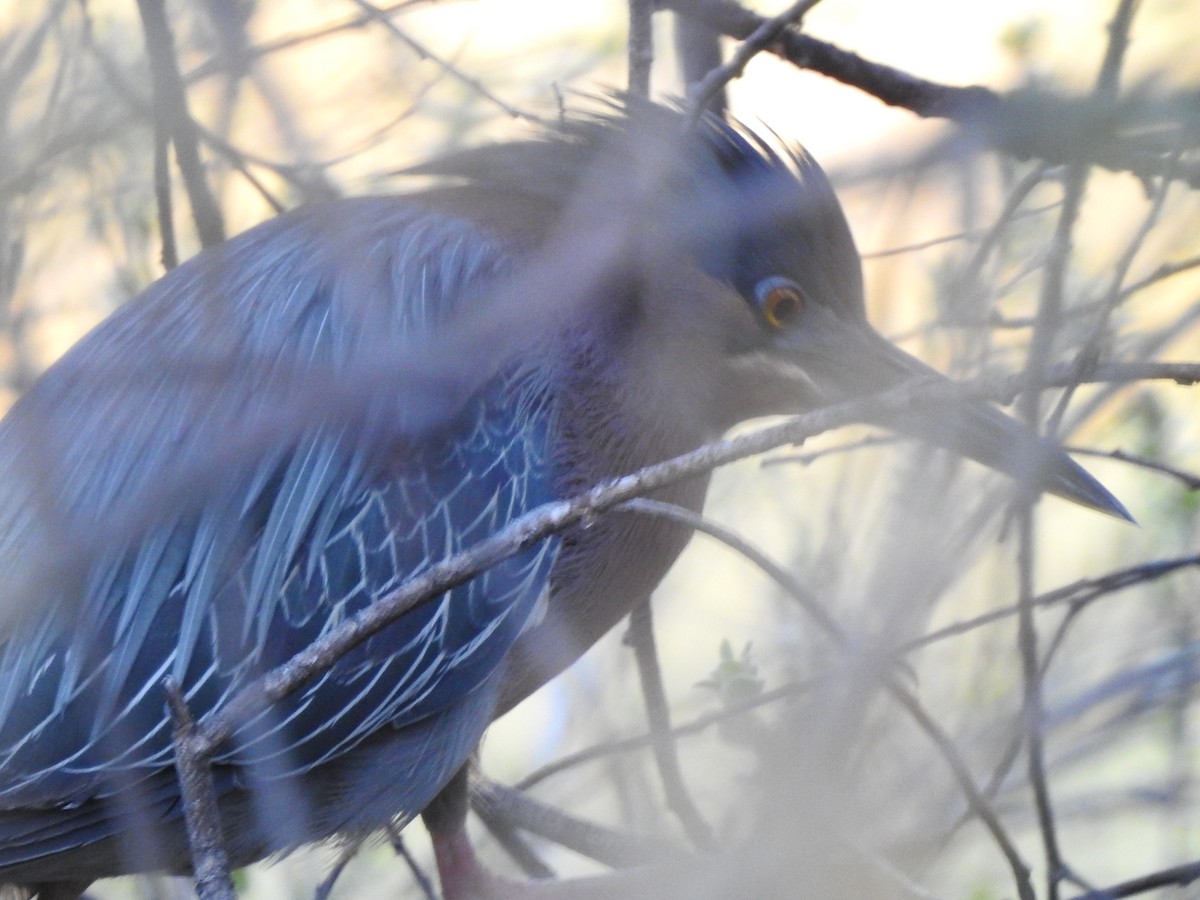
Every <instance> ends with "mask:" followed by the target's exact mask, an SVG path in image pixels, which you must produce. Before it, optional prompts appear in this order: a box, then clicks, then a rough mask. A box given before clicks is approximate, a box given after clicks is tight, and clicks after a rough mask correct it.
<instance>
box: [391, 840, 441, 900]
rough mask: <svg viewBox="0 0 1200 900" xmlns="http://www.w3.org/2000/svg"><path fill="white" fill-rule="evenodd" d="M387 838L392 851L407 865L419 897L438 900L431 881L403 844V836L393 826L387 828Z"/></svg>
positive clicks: (426, 899)
mask: <svg viewBox="0 0 1200 900" xmlns="http://www.w3.org/2000/svg"><path fill="white" fill-rule="evenodd" d="M387 836H388V840H389V841H390V842H391V845H392V849H393V850H395V851H396V855H397V856H399V857H400V858H401V859H403V860H404V862H405V863H406V864H407V865H408V871H409V872H410V873H412V877H413V880H414V881H416V882H417V887H419V888H420V890H421V896H422V897H424V898H425V900H438V893H437V891H436V890H434V887H433V881H432V880H431V879H430V877H429V876H428V875H427V874H426V873H425V870H424V869H422V868H421V865H420V863H418V862H417V861H416V859H415V858H414V857H413V855H412V854H411V853H410V852H409V850H408V845H407V844H405V843H404V835H402V834H401V833H400V831H399V829H397V828H396V827H395V826H394V825H389V826H388V827H387Z"/></svg>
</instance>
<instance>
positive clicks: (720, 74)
mask: <svg viewBox="0 0 1200 900" xmlns="http://www.w3.org/2000/svg"><path fill="white" fill-rule="evenodd" d="M820 2H821V0H796V2H794V3H793V4H792V5H791V6H789V7H788V8H787V9H785V10H784V11H783V12H781V13H780V14H779V15H777V16H772V17H771V18H770V19H766V20H765V21H764V22H763V23H762V24H761V25H759V26H758V27H757V28H756V29H754V31H753V32H752V33H751V34H750V35H749V36H747V37H746V39H745V40H744V41H742V43H741V44H740V45H739V46H738V48H737V50H735V51H734V54H733V56H732V57H731V58H730V60H729V62H727V63H725V64H724V65H723V66H718V67H717V68H715V69H713V70H711V71H710V72H709V73H708V74H707V75H705V76H704V78H702V79H701V80H700V83H699V84H697V85H696V87H695V90H694V91H693V92H692V95H691V97H690V107H691V110H690V113H689V119H690V124H695V122H696V121H697V120H698V119H699V118H700V117H701V116H702V115H704V112H705V110H707V109H708V108H709V107H710V105H711V104H712V101H713V99H714V98H716V97H717V95H718V94H720V93H721V92H722V91H724V90H725V86H726V85H728V84H729V82H731V81H733V80H734V79H735V78H739V77H741V74H742V72H743V71H744V70H745V68H746V65H747V64H748V63H749V62H750V60H752V59H754V57H756V56H758V54H760V53H762V52H763V51H764V50H766V49H767V48H768V47H770V46H771V45H772V44H773V43H775V41H777V40H778V39H779V36H780V35H781V34H783V31H784V29H785V28H787V27H788V26H798V25H799V23H800V20H801V19H803V18H804V14H805V13H807V12H808V11H809V10H810V9H812V8H813V7H814V6H816V5H817V4H818V3H820Z"/></svg>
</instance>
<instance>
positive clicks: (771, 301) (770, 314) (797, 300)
mask: <svg viewBox="0 0 1200 900" xmlns="http://www.w3.org/2000/svg"><path fill="white" fill-rule="evenodd" d="M755 293H757V294H758V304H759V309H761V310H762V317H763V321H765V322H766V323H767V324H768V325H770V326H771V327H772V328H776V329H779V328H787V327H788V326H789V325H791V324H792V323H794V322H795V321H796V319H797V318H799V316H800V313H802V312H804V294H803V293H801V291H800V288H798V287H796V285H795V284H794V283H793V282H791V281H788V280H787V279H786V278H768V279H766V280H765V281H763V282H761V283H760V284H759V286H758V288H757V289H756V291H755Z"/></svg>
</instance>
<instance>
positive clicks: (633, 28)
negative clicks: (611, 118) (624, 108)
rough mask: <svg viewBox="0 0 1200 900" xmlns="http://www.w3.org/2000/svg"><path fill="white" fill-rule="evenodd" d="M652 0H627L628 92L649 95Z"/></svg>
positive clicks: (651, 61)
mask: <svg viewBox="0 0 1200 900" xmlns="http://www.w3.org/2000/svg"><path fill="white" fill-rule="evenodd" d="M653 18H654V0H629V93H630V94H632V95H633V96H635V97H641V98H647V97H649V96H650V69H651V67H652V66H653V65H654V29H653V25H654V22H653Z"/></svg>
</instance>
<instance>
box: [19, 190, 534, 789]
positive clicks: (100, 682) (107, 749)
mask: <svg viewBox="0 0 1200 900" xmlns="http://www.w3.org/2000/svg"><path fill="white" fill-rule="evenodd" d="M511 266H512V261H511V260H510V259H509V257H508V256H507V254H506V252H505V251H504V249H503V248H502V247H499V246H497V245H495V244H493V243H491V242H489V241H488V240H487V239H486V238H485V237H484V236H483V235H481V234H480V233H479V232H478V231H476V230H475V229H473V228H471V226H469V225H467V224H465V223H463V222H462V221H459V220H454V219H449V218H447V217H445V216H442V215H439V214H437V213H436V212H430V211H425V210H422V209H420V208H417V207H414V206H413V205H411V204H407V203H404V202H402V201H389V200H381V199H374V200H359V201H341V202H338V203H335V204H330V205H327V206H325V207H319V208H317V209H316V210H313V211H307V212H305V213H302V214H298V215H291V216H286V217H283V218H281V219H279V220H276V221H274V222H271V223H268V224H266V225H264V226H260V227H259V228H257V229H254V230H252V231H250V232H248V233H246V234H245V235H242V236H241V237H239V238H237V239H235V240H233V241H231V242H229V244H227V245H225V246H224V247H222V248H220V249H218V250H216V251H212V252H209V253H207V254H203V255H202V256H201V257H199V258H197V259H196V260H194V261H193V262H191V263H189V264H186V265H184V266H181V267H180V268H179V269H177V270H176V271H175V272H173V273H171V274H170V275H169V276H168V277H167V278H164V279H163V280H162V281H160V282H159V283H157V284H156V285H155V286H153V287H152V288H151V289H149V290H148V291H147V292H146V293H145V294H143V295H142V296H141V297H139V298H137V299H135V300H134V301H132V302H131V303H130V304H129V305H127V306H126V307H125V308H123V309H122V310H120V311H118V312H117V313H116V314H115V315H114V316H113V317H111V318H110V319H109V320H107V321H106V322H105V323H103V324H102V325H101V326H100V327H99V328H98V329H97V330H96V331H94V332H93V333H92V334H91V335H89V336H88V337H87V338H85V339H84V340H83V341H82V342H81V343H80V344H79V345H77V346H76V347H75V348H74V349H73V350H72V351H71V352H70V353H69V354H68V355H67V356H66V357H64V359H63V360H62V361H61V362H60V363H59V364H57V365H56V366H55V367H53V368H52V369H51V370H50V371H49V372H48V373H47V375H46V376H45V377H44V378H43V379H42V380H41V381H40V382H39V383H38V384H37V385H36V386H35V387H34V388H33V389H32V390H31V391H30V392H29V393H28V394H27V395H26V396H25V397H24V398H23V399H22V401H21V402H20V403H19V404H18V406H17V407H16V408H15V409H14V410H13V413H12V414H10V416H9V417H8V419H6V420H5V422H4V423H3V424H2V425H0V492H3V495H4V496H3V497H2V498H0V499H3V500H4V501H5V502H4V503H0V562H3V563H4V564H5V565H6V566H8V570H9V574H10V575H11V576H12V577H11V578H10V580H9V585H8V591H7V596H6V597H5V598H4V604H3V607H4V619H3V628H4V631H5V635H4V637H5V640H4V642H3V646H2V647H0V805H2V806H7V807H10V808H11V807H13V806H17V805H39V804H44V803H58V802H67V801H71V800H74V799H80V798H82V797H87V796H92V795H94V793H95V792H96V790H97V789H98V787H97V786H98V784H99V783H100V781H101V774H102V773H108V775H111V774H112V773H113V771H114V770H123V771H127V772H129V773H136V772H138V771H145V770H149V769H153V768H155V767H159V766H163V765H168V764H169V763H170V747H169V730H168V728H167V725H166V723H165V717H164V712H163V702H162V696H163V695H162V687H161V685H162V681H163V679H164V678H165V677H167V676H169V675H170V676H174V677H175V678H176V680H177V681H179V682H180V683H181V685H182V686H183V688H184V691H185V694H186V696H187V698H188V701H189V703H190V704H191V706H192V708H193V711H194V712H195V713H196V714H197V715H199V716H201V717H203V716H204V715H205V714H207V713H208V712H210V711H211V710H212V709H214V708H215V707H216V706H217V705H218V704H219V703H220V702H222V701H223V700H224V699H226V698H227V697H229V696H230V694H231V693H233V692H235V691H236V690H238V689H239V688H240V687H242V686H243V685H244V684H246V683H247V682H248V681H249V680H250V679H251V678H253V677H255V676H256V675H258V674H259V673H261V672H262V671H264V670H266V669H268V668H270V667H271V666H273V665H275V664H277V663H278V662H280V661H282V660H283V659H286V658H287V657H288V656H289V655H290V654H291V653H292V652H294V651H295V650H298V649H300V648H301V647H303V646H305V645H306V644H307V643H309V642H310V641H311V640H312V639H313V638H315V637H317V636H318V635H320V634H322V633H324V632H326V631H327V630H329V629H330V628H333V627H335V626H336V625H337V624H338V622H340V621H342V620H343V619H344V618H345V617H346V616H348V615H351V614H353V613H354V612H355V611H357V610H358V609H361V608H362V607H364V606H366V605H367V604H369V603H371V602H373V601H375V600H377V599H378V598H379V597H381V596H383V595H384V594H386V593H387V592H388V591H390V590H392V589H393V588H394V587H396V586H397V585H398V584H399V583H401V582H402V581H403V580H405V579H406V578H408V577H410V576H411V575H413V574H414V573H417V572H419V571H421V570H422V569H423V568H424V567H426V566H428V565H429V564H430V563H431V562H432V561H436V560H438V559H440V558H441V557H442V556H443V555H445V554H446V553H448V552H453V551H454V550H457V549H460V548H461V547H464V546H467V545H469V544H470V543H471V542H473V541H474V540H477V539H479V538H480V537H482V536H484V535H486V534H488V533H490V532H491V531H492V530H494V529H495V528H497V527H499V526H501V525H503V524H504V523H506V522H507V521H509V520H511V519H512V518H513V517H515V516H517V515H520V514H521V513H522V512H524V511H526V510H527V509H529V508H531V507H532V506H534V505H536V504H537V503H539V502H542V501H544V500H546V499H549V496H550V484H549V478H550V475H549V471H548V466H547V462H546V460H547V454H546V447H545V441H546V427H547V416H548V415H549V413H548V410H547V407H546V403H547V399H546V398H547V386H546V385H545V384H544V383H542V381H541V380H540V377H539V376H538V375H537V374H536V373H531V372H528V371H522V370H520V369H515V368H510V369H508V370H505V371H503V372H476V371H472V369H471V367H472V360H469V359H457V360H450V361H448V363H452V364H448V363H447V361H445V360H443V361H442V363H443V365H442V366H441V367H440V368H438V367H437V366H431V367H427V368H426V369H421V368H419V367H417V368H414V369H411V370H407V369H405V368H404V365H403V364H404V362H405V361H406V360H408V359H412V358H414V357H420V356H421V355H422V354H426V355H428V354H431V353H436V349H437V346H438V341H439V339H440V338H439V336H440V335H441V334H442V330H443V329H445V328H446V327H448V323H450V322H451V320H452V319H454V317H455V316H456V315H460V314H461V313H462V309H461V307H462V306H463V304H464V303H468V302H474V303H478V302H485V300H486V296H487V291H486V289H485V288H486V286H487V285H489V284H492V283H493V282H498V281H500V280H502V279H503V278H504V277H505V273H506V272H507V271H508V270H509V269H510V268H511ZM481 285H482V286H484V287H483V288H481ZM502 339H503V335H498V336H497V340H502ZM397 360H398V362H397ZM422 372H434V373H435V375H436V377H433V376H430V377H425V378H422V377H420V376H421V375H422ZM414 373H415V374H414ZM554 552H555V545H554V544H553V543H549V544H545V545H542V546H539V547H534V548H531V549H530V550H528V551H526V552H525V553H523V554H522V555H519V556H517V557H514V558H513V559H511V560H509V561H506V562H504V563H501V564H500V565H498V566H496V567H494V568H493V569H491V570H490V571H489V572H487V573H486V574H484V575H482V576H480V577H479V578H476V579H475V580H473V581H472V582H469V583H468V584H466V585H464V586H462V587H460V588H458V589H456V590H455V591H452V592H450V593H448V594H446V595H445V596H443V597H442V598H440V599H439V600H437V601H435V602H432V603H430V604H427V605H426V606H424V607H421V608H419V609H417V610H414V611H413V612H411V613H410V614H409V615H407V616H406V617H405V618H404V619H403V620H402V621H401V622H399V623H397V624H396V625H394V626H392V627H391V628H390V629H388V631H386V632H385V633H383V634H381V635H379V636H377V637H376V638H374V639H373V640H372V641H370V642H368V643H367V644H366V645H365V646H363V647H361V648H359V649H358V650H357V651H356V652H355V653H354V654H352V655H351V657H349V658H347V659H346V660H344V661H343V662H342V663H340V664H339V665H338V666H337V667H336V668H335V669H334V670H333V671H332V672H330V673H327V674H326V675H325V676H323V677H321V678H320V679H318V680H317V681H315V682H314V683H313V684H311V685H309V686H308V687H307V688H306V689H304V690H303V691H302V692H301V693H300V694H299V695H297V696H296V697H294V698H293V699H291V700H290V701H289V702H288V703H287V704H285V705H284V706H282V707H280V708H279V709H278V710H275V711H273V712H272V713H271V714H269V715H268V716H266V717H263V718H262V719H260V720H259V721H258V722H256V723H253V724H252V726H251V727H249V728H248V729H247V730H246V731H245V732H243V733H242V734H241V735H240V737H239V741H238V742H237V743H236V745H235V746H234V747H232V748H231V749H230V756H231V757H236V758H237V759H239V760H243V761H254V762H259V763H263V764H264V765H267V764H268V762H269V771H268V770H264V772H265V773H266V774H268V775H276V774H286V773H287V772H289V771H295V770H297V769H304V768H308V767H310V766H312V765H314V764H316V763H318V762H320V761H322V760H324V759H327V758H329V757H330V756H332V755H336V754H337V753H340V752H342V750H344V749H345V748H346V747H348V746H351V745H353V743H355V742H356V741H358V740H360V739H361V738H362V737H363V736H364V735H366V734H369V733H370V732H372V731H373V730H375V729H377V728H379V727H381V726H382V725H383V724H385V723H403V722H408V721H413V720H415V719H418V718H420V717H421V716H424V715H428V714H429V713H431V712H433V711H435V710H437V709H438V708H440V707H442V706H445V705H446V704H449V703H453V702H454V700H455V698H456V697H459V696H462V694H463V693H464V692H467V691H470V690H471V689H472V687H473V686H474V685H475V684H477V683H478V682H479V680H480V679H481V678H483V677H484V676H485V675H486V674H488V672H490V671H491V670H492V669H493V668H494V666H495V664H496V661H497V659H498V658H499V656H501V655H502V654H503V653H504V651H505V650H506V649H507V646H508V645H509V644H511V642H512V641H513V640H515V637H516V635H517V633H518V632H519V631H520V628H521V627H522V626H523V624H524V621H525V619H526V618H527V617H528V615H529V613H530V610H531V609H532V606H533V604H534V602H535V601H536V598H537V596H538V594H539V592H540V591H541V589H542V586H543V583H544V581H545V579H546V577H547V572H548V570H549V566H550V563H551V561H552V558H553V554H554ZM118 781H119V779H118Z"/></svg>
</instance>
